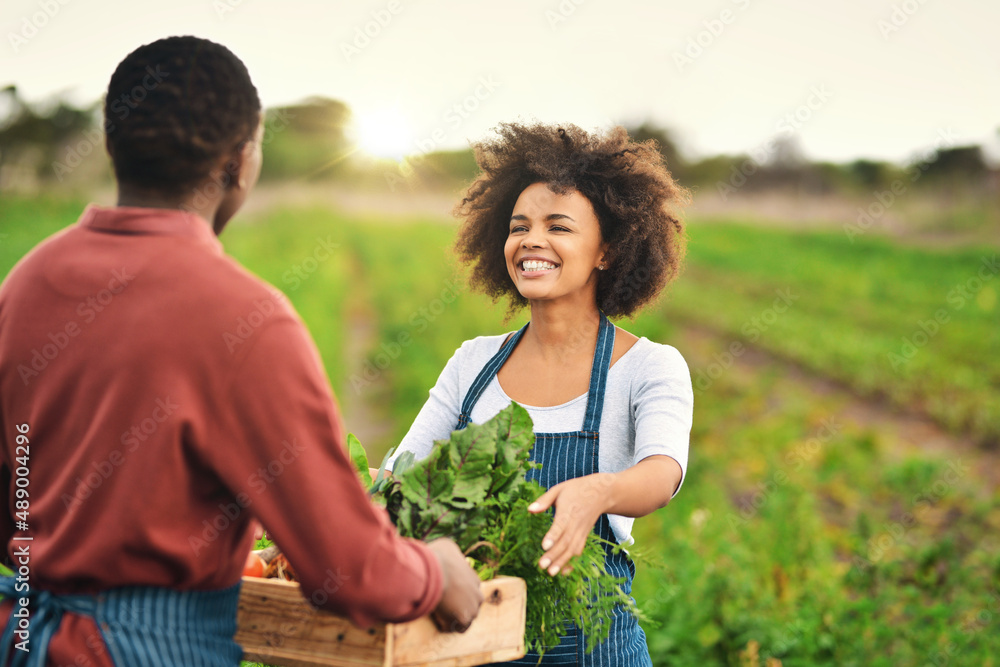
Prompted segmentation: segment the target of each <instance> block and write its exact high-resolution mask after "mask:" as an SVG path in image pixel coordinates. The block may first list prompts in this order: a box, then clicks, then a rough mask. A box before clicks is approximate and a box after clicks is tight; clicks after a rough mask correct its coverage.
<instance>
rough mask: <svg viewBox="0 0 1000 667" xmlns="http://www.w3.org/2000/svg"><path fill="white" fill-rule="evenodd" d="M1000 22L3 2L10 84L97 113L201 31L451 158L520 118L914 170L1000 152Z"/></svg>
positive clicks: (526, 8)
mask: <svg viewBox="0 0 1000 667" xmlns="http://www.w3.org/2000/svg"><path fill="white" fill-rule="evenodd" d="M46 7H48V13H49V14H52V16H48V15H47V14H46V11H45V8H46ZM378 19H381V23H379V22H378ZM998 26H1000V2H998V1H997V0H951V1H950V2H944V1H943V0H922V1H921V0H841V1H840V2H815V1H807V0H800V1H799V2H793V1H792V0H710V1H708V2H693V1H689V2H680V1H678V0H663V1H659V2H628V1H623V0H615V1H612V0H561V1H560V0H505V1H504V2H474V1H470V0H464V1H462V0H352V1H351V2H346V1H329V2H319V1H317V2H308V1H306V0H281V1H269V0H171V1H170V2H166V3H152V2H148V3H147V2H137V1H135V0H102V1H100V2H97V1H95V0H3V2H2V5H0V28H2V34H3V44H2V45H0V85H5V84H9V83H13V84H16V85H17V87H18V88H19V89H20V90H21V93H22V95H23V96H25V97H27V98H28V99H29V100H42V99H45V98H46V97H49V96H51V95H53V94H55V93H57V92H63V93H67V94H69V95H70V96H71V97H72V99H74V100H76V101H77V102H91V101H93V100H96V99H98V98H99V97H101V96H102V94H103V91H104V88H105V86H106V85H107V81H108V79H109V77H110V75H111V72H112V71H113V70H114V68H115V66H116V65H117V63H118V62H119V61H120V60H121V59H122V58H123V57H124V56H125V55H126V54H127V53H128V52H129V51H131V50H132V49H134V48H135V47H137V46H139V45H140V44H143V43H147V42H150V41H153V40H155V39H157V38H160V37H164V36H168V35H175V34H194V35H198V36H201V37H206V38H208V39H212V40H215V41H218V42H221V43H223V44H225V45H227V46H228V47H229V48H231V49H232V50H233V51H234V52H235V53H236V54H237V55H238V56H240V57H241V58H242V59H243V60H244V62H246V64H247V67H248V68H249V70H250V74H251V76H252V77H253V79H254V81H255V83H256V85H257V87H258V90H259V91H260V94H261V98H262V100H263V102H264V104H265V105H266V106H273V105H280V104H285V103H289V102H294V101H298V100H301V99H302V98H305V97H307V96H309V95H324V96H329V97H333V98H337V99H341V100H343V101H345V102H347V103H348V104H349V105H350V106H351V107H352V108H353V109H354V111H355V113H356V115H357V116H358V117H359V118H363V117H366V116H367V117H372V116H376V117H382V115H383V114H388V117H390V118H392V117H398V116H400V115H401V116H402V117H403V118H405V119H406V122H407V123H408V124H409V125H410V131H411V133H412V136H411V137H410V139H408V141H410V142H416V141H417V140H420V139H422V140H423V145H424V146H427V145H428V142H433V144H434V147H435V148H453V147H460V146H464V145H466V144H467V142H468V141H469V140H474V139H476V138H479V137H481V136H483V135H484V134H485V133H486V132H487V131H488V130H489V128H490V127H492V126H494V125H495V124H496V123H498V122H500V121H505V120H515V119H518V118H522V119H531V118H537V119H539V120H542V121H546V122H573V123H576V124H578V125H581V126H583V127H585V128H592V127H595V126H606V125H609V124H612V123H616V122H626V123H629V122H637V121H641V120H644V119H651V120H653V121H655V122H656V123H659V124H662V125H666V126H668V127H670V128H671V129H672V130H674V132H675V134H676V137H677V139H678V141H679V143H680V145H681V147H682V148H683V149H684V150H685V151H686V152H687V153H688V154H690V155H693V156H704V155H708V154H712V153H718V152H730V153H733V152H739V151H751V150H753V149H754V148H755V147H758V146H761V145H762V144H765V143H766V142H767V141H768V140H769V139H771V138H773V137H774V136H776V135H778V134H782V133H784V134H792V133H794V134H795V135H796V136H797V137H798V139H799V140H800V141H801V144H802V146H803V148H804V150H805V153H806V154H807V156H809V157H810V158H813V159H829V160H836V161H844V160H849V159H853V158H856V157H862V156H863V157H873V158H881V159H890V160H905V159H907V158H908V157H911V156H913V155H914V153H916V152H917V151H918V150H921V149H926V148H928V147H931V146H933V145H935V143H936V142H939V141H940V139H939V137H942V136H948V137H950V138H949V139H948V141H949V142H952V141H953V142H956V143H959V144H961V143H973V142H974V143H982V144H987V145H989V146H990V147H991V149H992V150H993V152H994V154H995V155H998V156H1000V138H998V135H997V128H998V127H1000V39H998V37H997V34H998ZM366 31H367V32H368V33H369V35H372V36H369V35H365V34H364V33H365V32H366ZM366 40H367V41H366ZM456 105H458V108H457V109H456V108H455V106H456ZM386 110H389V111H386ZM393 110H394V111H393ZM392 114H396V116H393V115H392ZM789 114H791V116H789ZM796 114H797V118H796Z"/></svg>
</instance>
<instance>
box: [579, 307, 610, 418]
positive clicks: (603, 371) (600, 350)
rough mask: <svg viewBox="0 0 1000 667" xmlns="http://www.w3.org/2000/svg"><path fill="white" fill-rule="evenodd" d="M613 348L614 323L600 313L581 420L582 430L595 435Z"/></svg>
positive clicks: (602, 408) (602, 410)
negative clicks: (584, 409)
mask: <svg viewBox="0 0 1000 667" xmlns="http://www.w3.org/2000/svg"><path fill="white" fill-rule="evenodd" d="M614 350H615V325H613V324H611V322H610V321H609V320H608V318H607V317H606V316H605V315H604V313H603V312H602V313H601V327H600V331H599V332H598V334H597V348H596V349H595V350H594V365H593V366H592V367H591V369H590V390H589V392H588V395H587V416H586V418H584V420H583V431H584V433H586V434H588V435H591V434H592V435H593V437H597V434H598V432H599V431H600V430H601V414H602V413H603V412H604V390H605V387H607V384H608V369H609V368H610V367H611V355H612V353H613V352H614Z"/></svg>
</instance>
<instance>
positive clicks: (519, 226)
mask: <svg viewBox="0 0 1000 667" xmlns="http://www.w3.org/2000/svg"><path fill="white" fill-rule="evenodd" d="M526 229H527V227H525V226H524V225H518V226H516V227H511V228H510V233H511V234H513V233H514V232H523V231H525V230H526Z"/></svg>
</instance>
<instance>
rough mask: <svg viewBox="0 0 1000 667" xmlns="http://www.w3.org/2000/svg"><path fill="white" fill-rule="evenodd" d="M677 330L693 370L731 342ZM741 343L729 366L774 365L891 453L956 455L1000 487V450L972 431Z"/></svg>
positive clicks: (696, 330) (739, 369)
mask: <svg viewBox="0 0 1000 667" xmlns="http://www.w3.org/2000/svg"><path fill="white" fill-rule="evenodd" d="M676 335H677V338H676V344H675V346H676V347H677V348H678V349H682V350H683V351H684V353H685V355H686V356H688V357H689V358H688V363H689V365H690V367H691V372H692V374H696V373H697V371H698V369H699V367H704V366H707V365H708V364H710V363H712V355H713V354H715V353H717V352H719V351H720V350H723V349H725V348H727V347H728V346H729V345H730V344H731V343H732V342H733V339H732V338H728V337H725V336H723V335H720V334H719V333H717V332H715V331H714V330H711V329H708V328H706V327H700V326H697V325H691V324H681V325H678V331H677V334H676ZM744 347H745V349H746V351H745V352H744V353H743V354H742V355H741V356H739V357H738V358H737V359H736V360H735V362H734V363H733V367H732V368H731V369H729V371H730V372H736V373H741V374H744V375H746V376H751V377H752V376H759V375H760V374H761V373H762V372H764V371H765V370H768V369H770V370H774V369H777V370H778V371H779V372H780V373H781V375H782V376H783V378H784V379H785V380H787V381H790V382H793V383H795V384H796V385H799V386H801V388H802V391H803V392H804V393H806V394H807V395H809V396H816V397H822V398H823V399H824V401H825V402H829V403H830V404H832V405H834V406H836V409H837V411H838V418H839V419H840V420H842V421H843V422H845V423H848V424H853V425H855V426H857V427H861V428H868V429H872V430H876V431H878V432H879V433H880V434H882V435H884V436H886V437H887V438H888V439H889V440H891V441H892V442H893V443H894V445H895V446H894V447H893V448H891V449H890V450H888V451H887V453H888V454H889V455H897V456H900V457H902V456H904V455H909V454H914V453H920V454H923V455H926V456H931V457H934V458H940V459H955V458H958V459H960V460H962V461H963V462H964V463H967V464H968V465H969V466H970V468H971V470H972V474H973V476H974V477H975V478H976V479H977V480H978V481H979V482H980V483H981V485H982V487H983V488H984V490H985V491H986V492H988V493H990V494H996V493H997V492H998V490H1000V452H994V451H987V450H984V449H982V448H980V447H979V446H977V445H976V443H975V441H974V440H973V439H972V438H970V437H963V436H961V435H956V434H952V433H949V432H947V431H945V430H944V429H942V428H941V427H940V426H938V425H937V424H936V423H934V422H933V421H932V420H930V419H929V418H927V417H926V416H924V415H922V414H919V413H915V412H905V411H902V410H899V409H897V408H895V407H894V406H892V405H890V404H888V403H887V402H886V401H884V400H879V399H874V398H867V397H861V396H858V395H857V394H856V393H855V392H854V391H852V390H851V389H850V388H849V387H847V386H846V385H844V384H842V383H840V382H837V381H834V380H831V379H829V378H826V377H823V376H820V375H817V374H815V373H812V372H810V371H808V370H806V369H804V368H802V367H801V366H799V365H797V364H795V363H792V362H789V361H787V360H784V359H781V358H779V357H777V356H775V355H772V354H770V353H768V352H765V351H763V350H761V349H759V348H755V347H751V346H748V345H744ZM695 400H697V394H696V395H695Z"/></svg>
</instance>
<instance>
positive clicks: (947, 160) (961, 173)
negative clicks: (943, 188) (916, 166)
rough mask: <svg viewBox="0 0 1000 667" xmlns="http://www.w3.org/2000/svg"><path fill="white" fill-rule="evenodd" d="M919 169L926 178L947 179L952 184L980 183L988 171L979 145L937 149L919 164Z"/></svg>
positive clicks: (931, 179) (930, 179) (932, 179)
mask: <svg viewBox="0 0 1000 667" xmlns="http://www.w3.org/2000/svg"><path fill="white" fill-rule="evenodd" d="M921 169H922V170H923V171H924V177H925V178H927V180H929V181H947V182H948V183H949V184H953V185H957V184H958V183H960V182H964V183H966V184H980V183H982V182H983V181H984V179H985V177H986V174H987V172H988V169H987V167H986V162H985V160H983V149H982V147H981V146H956V147H954V148H941V149H938V150H937V151H936V152H935V153H934V155H933V156H932V157H931V158H930V159H929V160H927V161H926V162H925V163H924V164H922V165H921Z"/></svg>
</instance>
